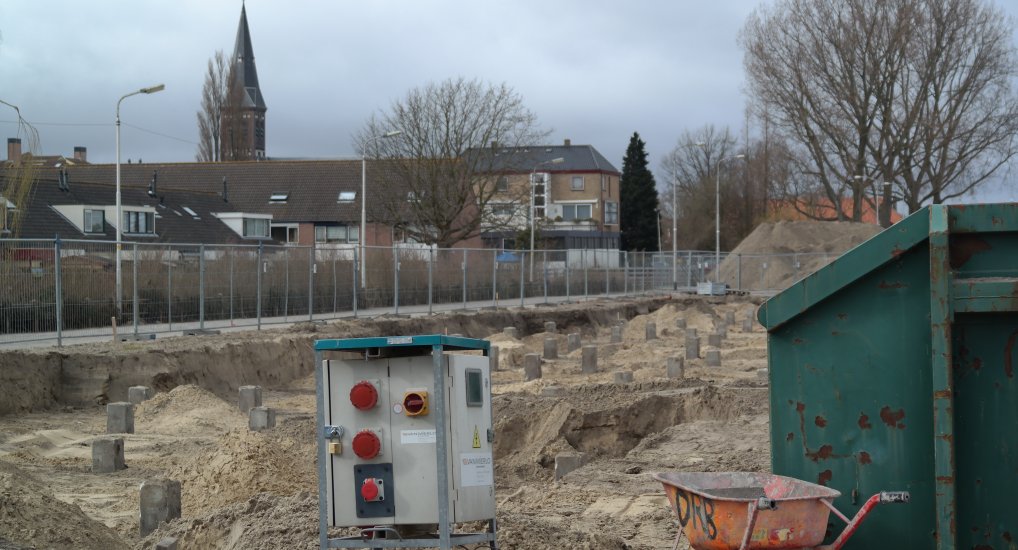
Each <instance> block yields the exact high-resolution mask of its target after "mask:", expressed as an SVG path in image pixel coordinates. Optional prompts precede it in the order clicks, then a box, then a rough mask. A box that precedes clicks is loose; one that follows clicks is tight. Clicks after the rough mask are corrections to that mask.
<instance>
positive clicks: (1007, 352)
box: [1004, 330, 1018, 378]
mask: <svg viewBox="0 0 1018 550" xmlns="http://www.w3.org/2000/svg"><path fill="white" fill-rule="evenodd" d="M1016 339H1018V330H1016V331H1014V332H1012V333H1011V337H1010V338H1008V339H1007V345H1005V346H1004V374H1006V375H1007V377H1008V378H1014V365H1012V364H1011V355H1012V354H1013V352H1014V342H1015V340H1016Z"/></svg>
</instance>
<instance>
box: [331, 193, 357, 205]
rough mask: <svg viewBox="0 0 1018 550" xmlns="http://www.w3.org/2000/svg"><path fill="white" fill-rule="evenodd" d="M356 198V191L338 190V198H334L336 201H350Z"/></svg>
mask: <svg viewBox="0 0 1018 550" xmlns="http://www.w3.org/2000/svg"><path fill="white" fill-rule="evenodd" d="M356 198H357V192H356V191H340V192H339V198H338V199H337V200H336V202H341V203H352V202H353V201H354V200H355V199H356Z"/></svg>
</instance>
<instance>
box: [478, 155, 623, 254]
mask: <svg viewBox="0 0 1018 550" xmlns="http://www.w3.org/2000/svg"><path fill="white" fill-rule="evenodd" d="M487 154H490V155H493V156H494V157H495V162H493V163H490V165H491V166H493V169H492V178H494V180H495V183H494V185H495V190H496V194H495V196H494V197H493V198H492V199H491V200H490V201H488V204H487V208H486V211H485V213H484V215H486V216H489V217H490V218H492V219H493V220H494V221H495V222H499V221H500V222H501V223H491V224H488V225H489V226H498V225H501V226H502V228H501V229H496V230H491V231H487V232H485V233H484V234H483V235H482V238H483V240H484V243H485V246H488V247H493V248H501V249H514V248H517V249H525V248H528V246H524V245H523V243H517V242H515V239H516V238H517V236H518V235H519V234H520V232H521V231H524V230H527V229H529V225H530V215H531V214H530V210H531V205H530V201H531V194H532V193H533V196H534V206H533V210H534V222H535V225H536V226H537V231H536V232H535V236H537V235H539V239H538V243H537V244H536V245H535V248H539V249H541V248H543V249H556V250H575V249H587V250H612V251H616V250H618V248H619V176H620V175H621V173H620V172H619V171H618V169H617V168H615V167H614V166H613V165H612V164H611V163H610V162H609V161H608V160H607V159H606V158H605V157H604V156H603V155H601V153H600V152H598V151H597V149H595V148H594V147H593V146H591V145H573V144H572V143H571V142H570V140H568V139H567V140H565V142H564V143H563V144H562V145H541V146H535V147H526V148H522V147H515V148H504V147H499V146H498V145H497V144H494V145H492V146H491V148H490V150H488V151H487ZM499 158H504V159H505V161H504V163H499V162H498V159H499ZM527 244H529V243H527Z"/></svg>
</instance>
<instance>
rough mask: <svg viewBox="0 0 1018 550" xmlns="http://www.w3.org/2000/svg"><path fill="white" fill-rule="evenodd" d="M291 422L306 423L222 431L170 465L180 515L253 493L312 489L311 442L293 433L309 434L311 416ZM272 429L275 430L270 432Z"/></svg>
mask: <svg viewBox="0 0 1018 550" xmlns="http://www.w3.org/2000/svg"><path fill="white" fill-rule="evenodd" d="M297 422H300V423H306V424H308V426H299V427H295V426H291V425H290V423H282V424H281V425H280V426H279V427H278V428H276V429H274V430H268V431H265V432H251V431H248V430H247V428H243V429H241V430H235V431H231V432H228V433H226V434H225V435H223V436H222V437H220V438H218V439H217V440H216V442H215V444H213V445H211V446H209V447H208V448H207V450H206V452H201V453H190V454H188V455H187V456H186V457H183V460H181V461H179V462H177V463H175V464H173V465H172V467H171V468H170V471H169V473H168V477H170V478H171V479H178V480H180V481H181V485H182V486H181V491H182V495H181V499H182V500H183V502H182V503H181V504H182V508H183V513H184V515H186V516H189V517H193V516H195V515H201V514H206V513H209V512H211V511H213V510H217V509H219V508H222V507H223V506H226V505H229V504H232V503H235V502H238V501H243V500H246V499H248V498H250V497H252V496H253V495H255V494H257V493H263V492H264V493H272V494H275V495H291V494H293V493H294V492H296V491H313V490H317V489H316V488H317V479H318V477H317V476H318V472H317V470H316V469H315V456H316V455H315V452H316V450H315V440H314V438H305V439H303V440H299V439H297V438H296V437H294V436H295V435H296V434H301V433H313V432H314V419H312V418H310V417H304V418H302V419H300V420H299V421H297ZM277 430H278V431H279V432H280V433H274V432H276V431H277Z"/></svg>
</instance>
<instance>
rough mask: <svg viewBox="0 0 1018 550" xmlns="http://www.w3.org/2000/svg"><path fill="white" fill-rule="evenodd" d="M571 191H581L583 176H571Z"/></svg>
mask: <svg viewBox="0 0 1018 550" xmlns="http://www.w3.org/2000/svg"><path fill="white" fill-rule="evenodd" d="M572 189H573V191H583V176H573V185H572Z"/></svg>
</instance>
